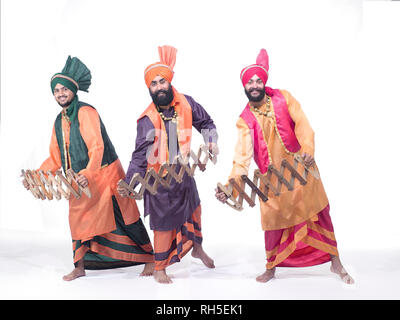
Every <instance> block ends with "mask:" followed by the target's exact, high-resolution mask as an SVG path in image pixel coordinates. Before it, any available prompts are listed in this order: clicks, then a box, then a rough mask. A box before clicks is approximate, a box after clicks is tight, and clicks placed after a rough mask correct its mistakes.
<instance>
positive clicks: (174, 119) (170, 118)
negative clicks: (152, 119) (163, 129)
mask: <svg viewBox="0 0 400 320" xmlns="http://www.w3.org/2000/svg"><path fill="white" fill-rule="evenodd" d="M171 108H174V115H173V116H172V117H166V116H165V115H164V114H163V113H162V111H161V110H160V108H159V107H158V106H157V111H158V113H159V114H160V117H161V119H163V120H164V121H170V120H172V122H174V123H176V122H177V121H176V119H177V117H178V112H176V110H175V106H171Z"/></svg>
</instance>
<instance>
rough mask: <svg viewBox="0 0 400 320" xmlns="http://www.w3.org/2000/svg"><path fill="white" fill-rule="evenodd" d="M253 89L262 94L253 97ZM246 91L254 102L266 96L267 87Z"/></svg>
mask: <svg viewBox="0 0 400 320" xmlns="http://www.w3.org/2000/svg"><path fill="white" fill-rule="evenodd" d="M253 91H257V92H259V93H260V94H259V95H258V96H257V97H253V96H252V95H251V93H252V92H253ZM244 92H245V93H246V96H247V98H249V101H252V102H260V101H261V100H262V99H264V97H265V89H261V90H260V89H251V90H250V91H247V90H246V89H244Z"/></svg>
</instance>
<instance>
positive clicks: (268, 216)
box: [229, 90, 328, 230]
mask: <svg viewBox="0 0 400 320" xmlns="http://www.w3.org/2000/svg"><path fill="white" fill-rule="evenodd" d="M281 92H282V94H283V95H284V97H285V99H286V102H287V106H288V110H289V114H290V116H291V118H292V119H293V121H294V122H295V134H296V137H297V140H298V141H299V143H300V145H301V149H300V150H299V151H298V153H300V154H301V153H303V152H306V153H308V154H310V155H312V156H314V131H313V130H312V128H311V126H310V124H309V122H308V120H307V118H306V116H305V114H304V113H303V111H302V109H301V107H300V104H299V103H298V102H297V101H296V99H294V98H293V97H292V96H291V95H290V93H289V92H287V91H285V90H281ZM263 108H264V109H261V111H263V112H266V106H264V107H263ZM271 110H272V112H273V110H274V108H273V103H272V101H271ZM252 112H253V114H254V116H255V117H256V119H257V121H258V123H259V124H260V126H261V128H262V131H263V136H264V139H265V142H266V143H267V145H268V151H269V155H270V157H271V161H272V164H274V166H275V167H277V168H280V166H281V161H282V160H283V159H287V160H288V161H289V163H292V164H293V160H294V158H293V154H291V153H288V152H287V151H286V150H285V148H284V147H283V145H282V142H281V140H280V137H279V135H278V134H277V131H276V130H275V124H274V121H275V118H274V116H273V117H265V116H263V115H260V114H259V113H256V112H254V111H252ZM236 126H237V128H238V141H237V144H236V148H235V156H234V161H233V168H232V171H231V174H230V176H229V179H230V178H235V179H236V181H237V182H240V178H239V177H240V176H241V175H243V174H244V175H248V171H249V167H250V163H251V159H252V158H253V142H252V138H251V134H250V129H249V127H248V126H247V124H246V122H245V121H244V120H243V119H242V118H239V120H238V121H237V123H236ZM300 167H301V166H300ZM272 183H273V184H274V185H276V183H277V179H276V177H275V176H273V179H272ZM234 195H235V194H234ZM268 198H269V199H268V201H266V202H263V201H262V200H261V199H260V209H261V224H262V229H263V230H277V229H283V228H288V227H291V226H294V225H297V224H299V223H301V222H304V221H306V220H308V219H310V218H312V217H314V216H316V215H317V214H318V213H319V212H320V211H321V210H322V209H324V208H325V207H326V206H327V205H328V198H327V196H326V193H325V190H324V187H323V184H322V181H321V180H320V179H319V180H318V179H315V178H314V177H312V176H311V175H308V177H307V184H306V185H305V186H302V185H300V183H299V181H298V180H297V179H296V180H295V185H294V189H293V190H292V191H288V190H287V189H286V187H285V186H283V187H282V190H281V194H280V195H279V196H275V195H274V194H273V193H272V192H269V193H268Z"/></svg>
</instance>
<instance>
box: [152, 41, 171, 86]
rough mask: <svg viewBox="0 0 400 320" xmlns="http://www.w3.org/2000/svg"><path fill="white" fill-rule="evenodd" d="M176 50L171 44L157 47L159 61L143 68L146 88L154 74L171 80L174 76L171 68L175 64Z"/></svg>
mask: <svg viewBox="0 0 400 320" xmlns="http://www.w3.org/2000/svg"><path fill="white" fill-rule="evenodd" d="M176 52H177V50H176V49H175V48H174V47H171V46H162V47H158V54H159V56H160V61H159V62H156V63H153V64H151V65H149V66H148V67H147V68H146V69H145V70H144V81H145V82H146V85H147V87H148V88H149V87H150V83H151V81H153V79H154V78H155V77H156V76H161V77H163V78H164V79H166V80H168V82H171V81H172V78H173V77H174V71H173V69H174V66H175V60H176Z"/></svg>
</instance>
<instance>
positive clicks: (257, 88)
mask: <svg viewBox="0 0 400 320" xmlns="http://www.w3.org/2000/svg"><path fill="white" fill-rule="evenodd" d="M244 92H245V93H246V96H247V98H249V101H253V102H259V101H261V100H262V99H263V98H264V96H265V85H264V83H263V82H262V80H261V79H260V77H259V76H257V75H256V74H255V75H254V76H253V77H252V78H251V79H250V80H249V82H247V83H246V84H245V86H244Z"/></svg>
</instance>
